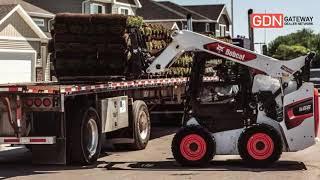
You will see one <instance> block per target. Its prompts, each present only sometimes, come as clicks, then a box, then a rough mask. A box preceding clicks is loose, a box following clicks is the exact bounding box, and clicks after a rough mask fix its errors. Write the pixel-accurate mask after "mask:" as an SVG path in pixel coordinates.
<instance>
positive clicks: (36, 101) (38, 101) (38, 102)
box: [34, 98, 42, 107]
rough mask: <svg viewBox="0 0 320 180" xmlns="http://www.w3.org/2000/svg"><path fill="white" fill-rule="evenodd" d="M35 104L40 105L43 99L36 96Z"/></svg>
mask: <svg viewBox="0 0 320 180" xmlns="http://www.w3.org/2000/svg"><path fill="white" fill-rule="evenodd" d="M34 105H36V106H37V107H40V106H41V105H42V100H41V99H40V98H36V99H35V100H34Z"/></svg>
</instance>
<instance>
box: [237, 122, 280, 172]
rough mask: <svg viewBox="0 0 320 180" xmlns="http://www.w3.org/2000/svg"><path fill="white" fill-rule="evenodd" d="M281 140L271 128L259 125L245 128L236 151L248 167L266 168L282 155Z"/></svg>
mask: <svg viewBox="0 0 320 180" xmlns="http://www.w3.org/2000/svg"><path fill="white" fill-rule="evenodd" d="M282 148H283V144H282V139H281V136H280V135H279V133H278V132H277V131H276V130H275V129H274V128H273V127H271V126H269V125H265V124H259V125H255V126H252V127H250V128H247V129H246V130H244V132H243V133H242V134H241V135H240V138H239V142H238V150H239V154H240V156H241V158H242V159H243V160H244V161H245V162H246V164H247V165H248V166H253V167H267V166H269V165H271V164H272V163H274V162H276V161H278V160H279V159H280V157H281V154H282Z"/></svg>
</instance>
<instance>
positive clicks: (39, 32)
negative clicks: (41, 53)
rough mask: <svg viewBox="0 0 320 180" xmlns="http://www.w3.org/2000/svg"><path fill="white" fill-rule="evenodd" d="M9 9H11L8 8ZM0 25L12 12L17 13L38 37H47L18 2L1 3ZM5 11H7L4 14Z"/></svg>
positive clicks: (45, 38) (46, 38)
mask: <svg viewBox="0 0 320 180" xmlns="http://www.w3.org/2000/svg"><path fill="white" fill-rule="evenodd" d="M10 9H11V10H10ZM0 11H1V13H0V14H1V16H0V25H1V24H2V23H4V22H5V21H6V20H7V19H8V18H9V17H11V16H12V15H13V14H14V13H18V14H19V15H20V17H21V18H22V19H23V20H24V21H25V22H26V23H27V24H28V25H29V27H30V28H31V29H32V30H33V31H34V32H35V33H36V34H37V36H38V37H39V38H40V39H43V40H48V37H47V36H46V35H45V34H44V33H43V31H42V30H41V29H40V28H39V27H38V26H37V25H36V24H35V22H34V21H33V20H32V19H31V17H30V16H29V15H28V14H27V12H26V11H25V10H24V9H23V8H22V6H21V5H20V4H15V5H14V4H3V5H0ZM5 12H7V13H6V14H5Z"/></svg>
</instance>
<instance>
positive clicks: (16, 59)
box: [0, 52, 35, 84]
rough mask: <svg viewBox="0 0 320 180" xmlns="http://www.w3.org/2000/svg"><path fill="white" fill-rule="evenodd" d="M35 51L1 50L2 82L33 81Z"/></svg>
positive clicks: (0, 69)
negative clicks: (13, 51)
mask: <svg viewBox="0 0 320 180" xmlns="http://www.w3.org/2000/svg"><path fill="white" fill-rule="evenodd" d="M34 56H35V55H34V53H21V52H20V53H19V52H16V53H12V52H0V84H4V83H21V82H32V81H33V80H34V71H35V70H34V69H35V67H34Z"/></svg>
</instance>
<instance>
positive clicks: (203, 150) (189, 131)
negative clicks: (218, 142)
mask: <svg viewBox="0 0 320 180" xmlns="http://www.w3.org/2000/svg"><path fill="white" fill-rule="evenodd" d="M215 149H216V147H215V140H214V138H213V137H212V136H211V134H210V132H208V131H207V130H206V129H204V128H202V127H201V126H188V127H184V128H182V129H181V130H180V131H179V132H178V133H177V134H176V135H175V136H174V138H173V141H172V145H171V150H172V154H173V157H174V158H175V160H176V161H177V162H178V163H179V164H181V165H182V166H191V167H199V166H206V165H207V164H208V163H209V162H210V161H211V160H212V159H213V156H214V155H215Z"/></svg>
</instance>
